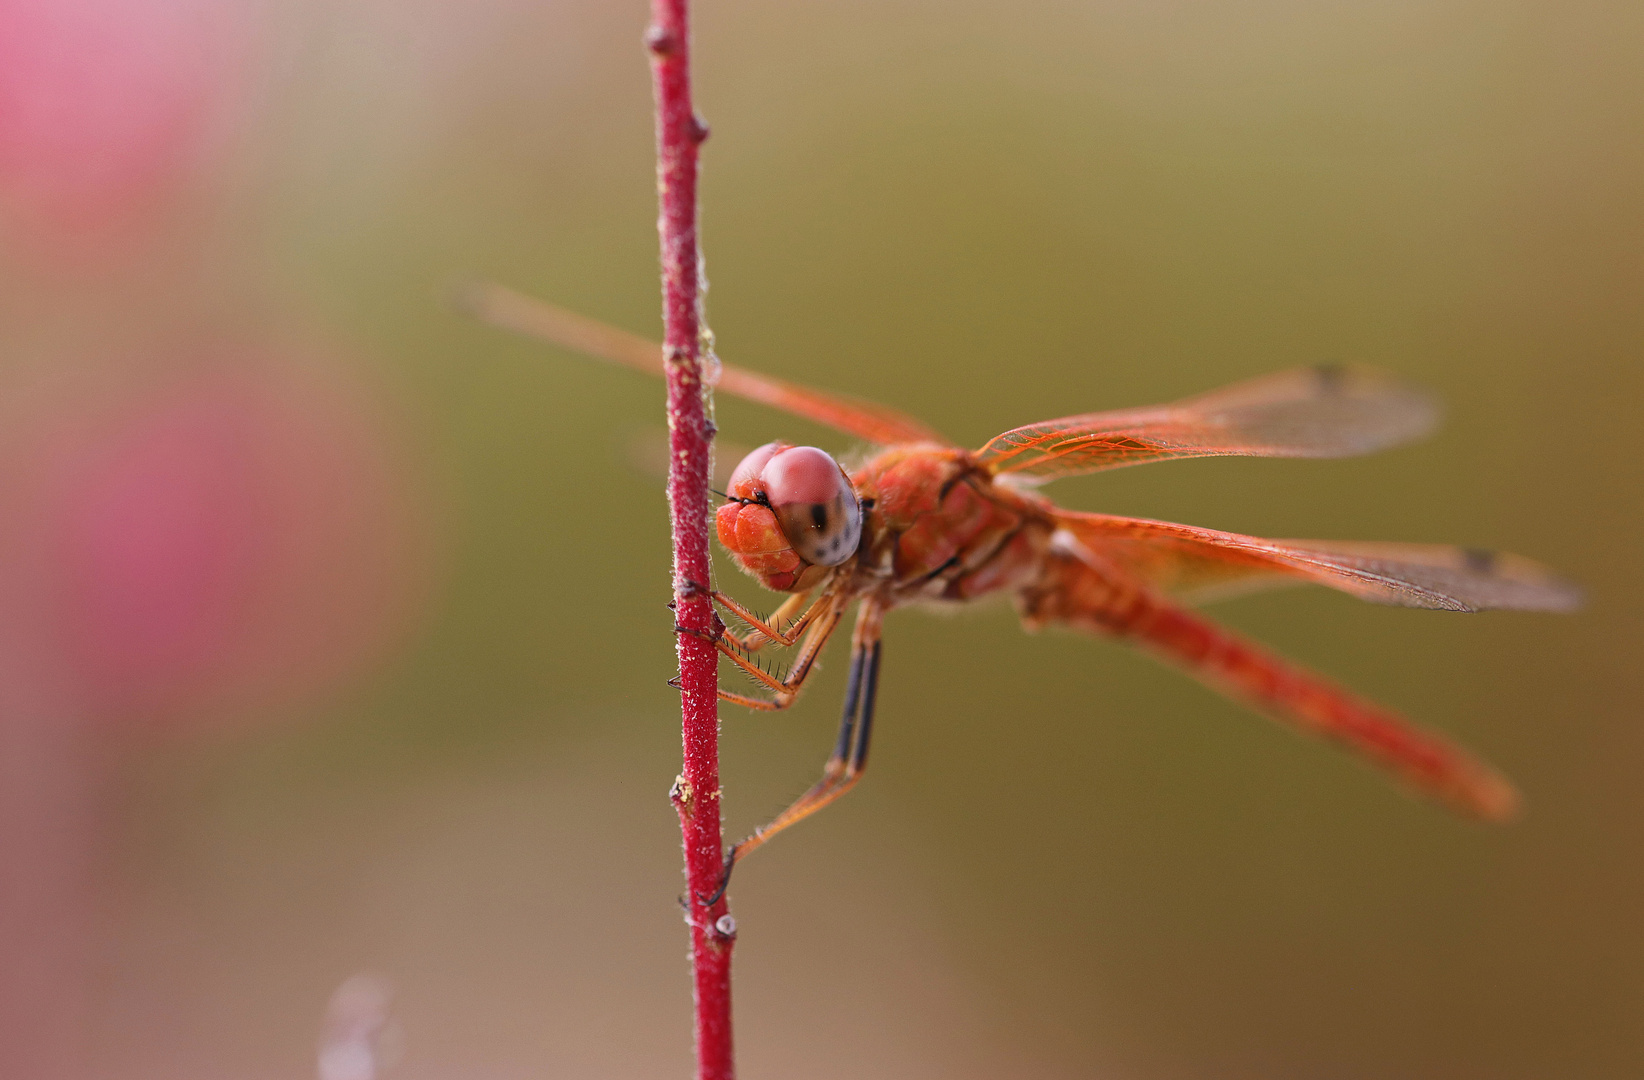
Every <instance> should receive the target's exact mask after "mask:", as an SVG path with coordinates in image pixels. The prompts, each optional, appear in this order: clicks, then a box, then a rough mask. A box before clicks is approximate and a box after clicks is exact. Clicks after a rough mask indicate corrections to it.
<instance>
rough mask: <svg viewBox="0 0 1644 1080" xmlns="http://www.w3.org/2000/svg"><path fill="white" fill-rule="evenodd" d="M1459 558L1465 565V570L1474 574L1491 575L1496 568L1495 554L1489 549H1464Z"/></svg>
mask: <svg viewBox="0 0 1644 1080" xmlns="http://www.w3.org/2000/svg"><path fill="white" fill-rule="evenodd" d="M1461 557H1462V559H1463V560H1465V562H1466V563H1467V569H1469V570H1471V571H1473V573H1475V574H1489V573H1493V572H1494V571H1495V568H1496V553H1495V552H1493V551H1491V550H1490V549H1489V548H1464V549H1463V550H1462V553H1461Z"/></svg>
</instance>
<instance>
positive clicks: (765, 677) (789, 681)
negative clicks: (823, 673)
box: [714, 595, 845, 709]
mask: <svg viewBox="0 0 1644 1080" xmlns="http://www.w3.org/2000/svg"><path fill="white" fill-rule="evenodd" d="M817 608H821V609H822V611H821V613H820V614H819V615H817V616H815V617H814V618H811V619H810V620H809V622H810V626H809V628H808V629H807V630H806V631H805V638H804V643H803V644H802V645H801V646H800V647H799V652H798V653H797V654H796V655H795V656H794V658H793V663H792V664H790V665H789V666H788V673H787V674H786V675H785V676H782V677H780V678H778V677H777V676H776V675H773V674H771V673H770V672H769V671H766V670H765V669H764V668H763V667H760V666H759V664H758V663H756V662H754V661H753V660H750V659H748V658H747V657H746V656H743V655H742V653H741V651H740V650H739V649H738V648H737V646H736V645H734V644H733V643H731V642H729V641H726V640H725V639H724V637H719V638H716V639H715V640H714V647H715V648H717V649H718V650H719V651H720V653H721V654H723V655H724V656H725V657H726V658H728V659H729V660H730V661H731V663H733V664H735V665H736V666H737V667H739V668H741V669H742V670H743V671H745V672H747V673H748V674H749V675H751V676H753V678H754V681H756V682H759V683H762V684H764V685H765V686H766V687H767V688H768V689H770V690H771V691H772V693H774V694H775V695H776V697H775V699H774V700H775V701H776V702H778V704H776V705H775V707H776V708H779V709H780V708H785V707H787V705H788V704H789V703H790V702H792V700H793V697H794V695H795V694H797V693H799V689H800V687H802V686H803V685H804V684H805V680H806V679H808V678H810V675H811V672H812V671H813V670H815V666H816V658H817V657H818V656H820V655H821V653H822V647H823V646H825V645H826V644H827V643H828V638H830V637H832V636H833V632H834V630H835V629H836V628H837V627H838V626H839V620H840V619H841V618H842V617H843V616H844V614H845V600H844V599H843V598H842V597H840V596H838V595H832V596H824V597H823V598H822V599H820V600H818V601H817V602H816V603H815V604H814V605H812V611H815V610H816V609H817ZM806 614H807V615H810V612H807V613H806ZM727 694H730V691H724V690H722V691H720V696H721V697H722V698H725V697H726V695H727ZM743 697H744V695H732V696H730V697H728V698H727V700H731V701H738V702H739V704H747V701H745V700H740V699H742V698H743ZM783 699H786V700H783ZM752 700H754V701H761V700H765V699H760V698H754V699H752ZM751 707H752V708H759V707H760V706H758V705H753V706H751Z"/></svg>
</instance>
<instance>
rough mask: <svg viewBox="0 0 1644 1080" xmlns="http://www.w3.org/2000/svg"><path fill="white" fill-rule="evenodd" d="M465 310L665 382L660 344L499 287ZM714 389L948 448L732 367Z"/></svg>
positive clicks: (880, 417) (880, 414) (921, 430)
mask: <svg viewBox="0 0 1644 1080" xmlns="http://www.w3.org/2000/svg"><path fill="white" fill-rule="evenodd" d="M460 303H461V305H462V306H463V308H464V309H466V310H467V311H469V312H470V313H472V314H473V315H475V316H476V317H478V318H479V319H482V320H483V321H485V322H488V323H491V324H492V325H495V326H501V327H504V328H506V329H509V330H513V331H515V332H516V333H520V334H525V335H527V336H529V337H534V338H538V339H540V340H542V341H547V342H551V343H553V344H555V345H558V346H561V347H562V348H566V349H572V350H575V351H576V352H580V353H584V354H586V355H588V356H593V357H596V358H598V359H601V360H608V361H610V362H611V363H614V364H621V365H623V366H624V367H631V368H634V369H636V370H639V371H643V372H646V373H648V374H651V375H661V374H663V362H662V346H661V345H658V344H657V343H656V342H654V341H647V340H645V339H644V338H642V337H640V336H639V335H637V334H630V333H628V332H627V331H626V330H618V329H617V328H616V327H614V326H607V325H606V324H604V323H602V322H597V321H595V320H593V319H590V318H587V317H585V316H582V315H577V314H575V313H574V312H570V311H566V310H565V309H564V308H561V307H556V306H555V305H553V304H550V303H547V302H546V301H542V300H537V299H535V298H533V297H529V296H526V295H524V294H523V293H517V292H515V291H514V290H512V289H509V288H505V287H503V286H501V285H494V284H489V283H482V284H478V285H474V286H470V287H469V288H468V289H466V290H465V291H464V292H463V294H462V296H461V298H460ZM714 386H715V388H716V389H717V390H719V391H721V392H723V393H727V394H734V395H736V396H737V397H740V398H746V399H747V400H749V401H756V402H758V403H759V404H761V405H769V406H771V407H772V408H774V409H781V410H782V411H783V412H787V413H792V414H793V415H794V416H799V417H803V418H804V419H806V420H813V421H815V422H816V423H819V424H825V425H827V426H828V427H831V428H834V429H836V430H838V431H842V432H844V433H845V434H847V435H853V436H855V437H856V438H859V439H866V440H867V441H868V442H871V443H878V444H880V445H882V446H888V445H891V444H894V443H907V442H934V443H942V444H943V445H949V443H948V440H947V439H944V438H942V436H940V435H938V434H937V433H936V432H934V431H932V430H931V429H930V428H928V427H926V426H925V425H924V424H922V423H920V422H919V421H918V420H915V419H913V418H912V417H911V416H906V415H904V414H902V413H900V412H898V411H896V410H895V409H891V408H887V407H885V406H883V405H876V404H874V403H872V402H868V401H858V400H856V399H854V398H849V397H844V396H841V395H837V394H829V393H825V392H823V391H821V390H812V389H811V388H810V387H806V386H799V385H798V384H796V383H791V382H787V381H786V380H783V379H778V378H776V377H774V376H771V375H760V374H758V373H756V372H752V371H748V370H746V369H745V368H738V367H732V366H731V365H730V364H721V366H720V372H719V377H718V380H717V382H715V383H714Z"/></svg>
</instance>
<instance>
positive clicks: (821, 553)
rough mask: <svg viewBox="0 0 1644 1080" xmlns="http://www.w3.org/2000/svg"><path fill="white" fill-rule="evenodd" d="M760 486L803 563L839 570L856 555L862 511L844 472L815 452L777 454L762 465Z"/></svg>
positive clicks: (799, 450) (789, 450) (797, 450)
mask: <svg viewBox="0 0 1644 1080" xmlns="http://www.w3.org/2000/svg"><path fill="white" fill-rule="evenodd" d="M763 450H764V447H761V448H760V450H756V451H754V454H759V453H760V452H761V451H763ZM750 456H752V455H750ZM759 481H760V486H761V488H762V489H763V491H764V493H765V498H766V499H767V500H768V501H769V503H770V506H771V509H772V510H774V511H775V512H776V520H777V522H778V523H779V524H780V525H781V526H782V533H783V535H784V536H786V537H787V538H788V541H789V542H790V543H792V544H793V549H794V551H796V552H798V554H799V557H800V558H801V559H804V560H805V561H806V562H808V563H814V564H815V565H817V566H838V565H839V564H840V563H842V562H844V561H845V560H846V559H849V558H850V557H851V556H852V555H855V554H856V545H857V543H858V542H859V541H860V540H861V539H862V506H861V504H860V503H858V502H857V500H856V489H855V488H853V487H851V482H850V479H849V478H848V477H847V476H846V475H845V471H844V470H843V469H841V468H840V467H839V463H838V462H837V461H835V460H834V459H833V458H831V457H829V456H828V455H827V453H826V452H825V451H822V450H818V449H817V448H816V447H814V446H791V447H785V448H782V449H779V450H777V451H776V452H775V453H773V454H772V455H771V456H770V457H769V458H768V459H767V460H766V461H765V462H764V468H763V469H762V470H761V471H760V476H759Z"/></svg>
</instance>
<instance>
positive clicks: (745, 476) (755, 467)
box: [728, 442, 791, 499]
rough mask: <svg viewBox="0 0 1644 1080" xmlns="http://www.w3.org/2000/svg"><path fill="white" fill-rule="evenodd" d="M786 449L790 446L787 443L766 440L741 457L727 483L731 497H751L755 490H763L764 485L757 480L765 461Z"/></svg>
mask: <svg viewBox="0 0 1644 1080" xmlns="http://www.w3.org/2000/svg"><path fill="white" fill-rule="evenodd" d="M788 449H791V447H789V445H788V444H787V443H782V442H768V443H766V444H765V445H764V446H761V447H760V448H759V449H757V450H755V451H753V452H752V453H750V454H749V455H748V456H747V457H745V458H743V459H742V464H740V465H738V466H737V467H736V471H735V472H733V473H731V482H730V484H729V485H728V487H729V490H730V493H731V498H733V499H751V498H753V497H754V495H755V494H756V493H757V492H760V491H764V490H765V486H764V485H763V484H761V483H760V482H759V474H760V473H762V472H764V471H765V463H766V462H767V461H769V460H771V458H772V457H774V456H775V455H776V454H777V453H778V452H779V451H782V450H788Z"/></svg>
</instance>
